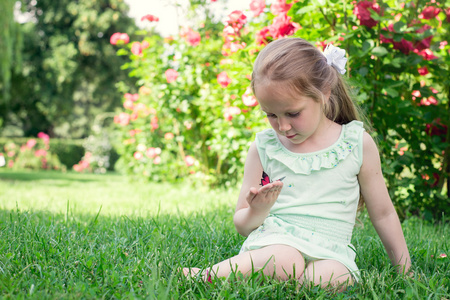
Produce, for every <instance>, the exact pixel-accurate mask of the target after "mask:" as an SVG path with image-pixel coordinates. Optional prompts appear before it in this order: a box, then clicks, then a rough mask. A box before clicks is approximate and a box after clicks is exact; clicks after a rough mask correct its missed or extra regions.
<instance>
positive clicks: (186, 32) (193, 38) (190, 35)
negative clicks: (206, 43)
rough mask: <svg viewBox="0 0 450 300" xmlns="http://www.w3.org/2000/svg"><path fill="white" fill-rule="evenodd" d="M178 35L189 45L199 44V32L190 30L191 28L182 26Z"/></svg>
mask: <svg viewBox="0 0 450 300" xmlns="http://www.w3.org/2000/svg"><path fill="white" fill-rule="evenodd" d="M180 36H181V37H182V38H184V39H185V41H186V42H187V43H188V44H189V45H191V46H198V45H199V44H200V40H201V36H200V33H198V32H196V31H194V30H192V29H191V28H182V29H181V32H180Z"/></svg>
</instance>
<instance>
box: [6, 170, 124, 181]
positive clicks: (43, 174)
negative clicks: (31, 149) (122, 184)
mask: <svg viewBox="0 0 450 300" xmlns="http://www.w3.org/2000/svg"><path fill="white" fill-rule="evenodd" d="M105 176H106V177H108V178H111V176H113V177H116V176H119V175H117V174H107V175H105ZM40 180H56V181H79V182H96V181H102V178H101V177H99V176H98V175H94V174H79V173H72V172H68V173H63V172H60V171H26V170H24V171H12V170H5V169H4V170H0V181H40Z"/></svg>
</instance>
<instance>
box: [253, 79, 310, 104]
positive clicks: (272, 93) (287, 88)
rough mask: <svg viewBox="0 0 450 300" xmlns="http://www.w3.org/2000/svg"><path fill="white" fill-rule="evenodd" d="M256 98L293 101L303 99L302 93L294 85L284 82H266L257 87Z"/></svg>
mask: <svg viewBox="0 0 450 300" xmlns="http://www.w3.org/2000/svg"><path fill="white" fill-rule="evenodd" d="M255 96H256V98H257V99H258V100H259V98H261V99H265V98H284V99H288V98H290V99H292V98H299V97H301V96H302V95H301V93H300V92H299V91H298V90H296V89H295V88H294V87H293V86H292V85H290V84H288V83H286V82H282V81H264V82H261V83H258V84H256V85H255Z"/></svg>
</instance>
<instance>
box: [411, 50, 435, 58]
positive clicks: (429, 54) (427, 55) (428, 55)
mask: <svg viewBox="0 0 450 300" xmlns="http://www.w3.org/2000/svg"><path fill="white" fill-rule="evenodd" d="M414 52H416V51H414ZM416 53H417V54H419V55H420V56H422V57H423V59H425V60H433V59H436V58H437V56H435V55H434V54H433V51H431V50H430V49H424V50H421V51H417V52H416Z"/></svg>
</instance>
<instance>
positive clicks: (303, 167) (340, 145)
mask: <svg viewBox="0 0 450 300" xmlns="http://www.w3.org/2000/svg"><path fill="white" fill-rule="evenodd" d="M362 130H363V123H362V122H360V121H352V122H350V123H348V124H344V125H342V130H341V134H340V136H339V138H338V139H337V141H336V142H335V143H334V144H333V145H331V146H329V147H327V148H325V149H322V150H319V151H315V152H311V153H294V152H291V151H289V150H288V149H286V147H285V146H284V145H283V144H282V143H281V142H280V140H279V138H278V136H277V134H276V132H275V131H274V130H273V129H266V130H264V131H262V132H260V133H258V134H257V140H258V147H259V148H260V149H264V150H265V153H266V156H267V157H268V158H269V159H272V160H278V161H279V162H281V163H283V164H284V165H286V166H287V167H288V168H289V169H291V170H292V171H293V172H295V173H297V174H305V175H309V174H311V172H313V171H318V170H320V169H322V168H326V169H331V168H335V167H337V166H338V165H339V164H340V162H341V161H343V160H344V159H345V158H346V157H347V156H348V155H350V154H351V153H352V152H353V151H355V148H356V147H357V146H358V141H359V136H360V133H361V131H362Z"/></svg>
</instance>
